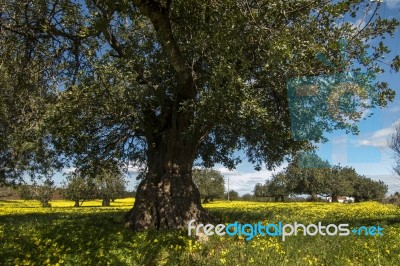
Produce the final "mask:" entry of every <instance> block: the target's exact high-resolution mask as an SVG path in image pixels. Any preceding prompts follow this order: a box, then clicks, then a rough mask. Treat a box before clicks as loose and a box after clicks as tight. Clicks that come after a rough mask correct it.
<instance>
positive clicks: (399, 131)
mask: <svg viewBox="0 0 400 266" xmlns="http://www.w3.org/2000/svg"><path fill="white" fill-rule="evenodd" d="M389 147H390V148H391V149H392V150H393V152H394V157H395V160H396V162H395V165H394V166H393V170H394V172H395V173H396V174H397V175H398V176H399V177H400V123H398V124H397V125H396V126H395V132H394V133H393V134H392V135H391V136H390V138H389Z"/></svg>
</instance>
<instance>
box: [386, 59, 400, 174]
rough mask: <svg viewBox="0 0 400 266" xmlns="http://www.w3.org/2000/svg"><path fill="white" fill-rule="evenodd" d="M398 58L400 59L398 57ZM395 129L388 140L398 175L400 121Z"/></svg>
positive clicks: (399, 165)
mask: <svg viewBox="0 0 400 266" xmlns="http://www.w3.org/2000/svg"><path fill="white" fill-rule="evenodd" d="M398 60H400V59H399V58H398ZM394 129H395V132H394V133H393V134H392V135H391V136H390V138H389V141H388V142H389V147H390V148H391V149H392V151H393V154H394V158H395V160H396V162H395V165H394V166H393V170H394V172H395V173H396V174H397V175H398V176H400V123H397V124H396V125H395V128H394Z"/></svg>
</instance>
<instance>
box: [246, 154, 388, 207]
mask: <svg viewBox="0 0 400 266" xmlns="http://www.w3.org/2000/svg"><path fill="white" fill-rule="evenodd" d="M313 166H315V167H313ZM387 189H388V187H387V185H385V184H384V183H383V182H382V181H374V180H372V179H370V178H367V177H365V176H362V175H359V174H358V173H357V172H356V171H355V170H354V168H351V167H342V166H340V165H336V166H332V167H330V165H329V163H328V162H326V161H323V160H321V159H320V158H319V157H318V156H317V155H316V154H315V153H302V154H300V155H298V156H297V157H295V158H294V159H293V161H292V162H291V163H290V164H289V166H288V167H287V168H286V169H285V170H284V171H282V172H280V173H278V174H276V175H274V176H273V178H272V179H270V180H267V181H266V182H265V184H256V185H255V187H254V196H256V197H273V198H275V200H279V199H280V200H282V201H283V200H284V198H285V197H286V196H288V195H290V194H308V195H310V196H311V200H312V201H317V200H318V198H317V196H318V195H320V196H330V197H332V201H334V202H335V201H337V200H338V197H339V196H353V197H354V198H355V201H357V202H359V201H366V200H381V199H383V198H384V197H385V194H386V193H387Z"/></svg>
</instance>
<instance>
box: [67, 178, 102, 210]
mask: <svg viewBox="0 0 400 266" xmlns="http://www.w3.org/2000/svg"><path fill="white" fill-rule="evenodd" d="M63 187H64V189H63V196H64V198H65V199H68V200H73V201H74V202H75V207H79V206H80V205H82V204H83V202H84V201H85V200H90V199H95V198H96V186H95V183H94V181H93V179H91V178H85V177H83V176H82V175H80V174H79V171H78V170H75V171H73V172H71V173H70V174H69V175H68V176H67V178H66V182H65V183H64V186H63Z"/></svg>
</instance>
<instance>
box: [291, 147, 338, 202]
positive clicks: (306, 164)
mask: <svg viewBox="0 0 400 266" xmlns="http://www.w3.org/2000/svg"><path fill="white" fill-rule="evenodd" d="M285 174H286V178H287V180H288V184H289V187H290V190H291V191H292V192H293V193H294V194H308V195H310V196H311V200H312V201H316V200H318V198H317V196H318V195H326V194H327V193H328V189H327V186H326V181H327V179H329V178H331V177H330V174H331V165H330V164H329V163H328V162H327V161H324V160H322V159H321V158H319V157H318V155H317V154H316V153H315V152H301V153H299V154H297V155H295V156H294V158H293V161H292V162H291V163H290V164H289V166H288V167H287V168H286V173H285Z"/></svg>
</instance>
